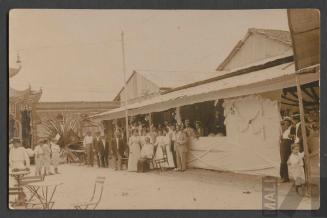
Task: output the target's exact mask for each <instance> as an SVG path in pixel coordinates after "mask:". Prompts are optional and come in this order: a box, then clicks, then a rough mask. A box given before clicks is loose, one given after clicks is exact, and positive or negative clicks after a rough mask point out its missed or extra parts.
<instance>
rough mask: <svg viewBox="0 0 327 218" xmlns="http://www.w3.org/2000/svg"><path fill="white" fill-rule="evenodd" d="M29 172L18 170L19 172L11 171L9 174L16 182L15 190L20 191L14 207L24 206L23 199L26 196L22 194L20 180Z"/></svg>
mask: <svg viewBox="0 0 327 218" xmlns="http://www.w3.org/2000/svg"><path fill="white" fill-rule="evenodd" d="M30 173H31V171H30V170H19V171H14V172H13V171H11V172H10V173H9V175H10V176H12V177H14V178H15V180H16V181H17V188H18V190H20V194H18V197H17V199H16V202H15V206H23V205H24V204H25V197H26V194H25V193H24V190H23V187H22V185H21V180H22V178H23V177H24V176H26V175H28V174H30Z"/></svg>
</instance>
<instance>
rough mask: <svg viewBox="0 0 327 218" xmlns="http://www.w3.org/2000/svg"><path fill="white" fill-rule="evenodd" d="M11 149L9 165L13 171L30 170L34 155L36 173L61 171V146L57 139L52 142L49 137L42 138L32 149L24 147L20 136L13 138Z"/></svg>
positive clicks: (43, 173)
mask: <svg viewBox="0 0 327 218" xmlns="http://www.w3.org/2000/svg"><path fill="white" fill-rule="evenodd" d="M9 149H10V151H9V166H10V168H11V169H12V171H20V170H30V158H31V157H34V161H35V175H39V176H41V175H42V176H43V175H53V174H54V173H57V174H58V173H59V170H58V165H59V162H60V147H59V145H57V144H56V140H55V139H51V140H50V142H49V140H48V139H40V140H39V141H38V143H37V145H36V146H35V147H34V150H32V149H26V148H24V147H23V146H22V143H21V140H20V139H19V138H13V139H12V141H11V145H10V147H9ZM51 168H53V172H52V169H51Z"/></svg>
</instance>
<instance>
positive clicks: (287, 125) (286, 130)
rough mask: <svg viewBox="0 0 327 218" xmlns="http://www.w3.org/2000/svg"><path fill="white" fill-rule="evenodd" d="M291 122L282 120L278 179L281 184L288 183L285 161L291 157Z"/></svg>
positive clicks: (288, 119) (286, 119) (287, 119)
mask: <svg viewBox="0 0 327 218" xmlns="http://www.w3.org/2000/svg"><path fill="white" fill-rule="evenodd" d="M292 124H293V122H292V119H291V118H290V117H285V118H284V120H283V128H282V129H283V133H282V137H281V141H280V160H281V162H280V177H281V182H289V176H288V166H287V160H288V158H289V156H290V155H291V145H292V143H293V142H294V140H293V138H294V136H293V132H294V129H293V126H292Z"/></svg>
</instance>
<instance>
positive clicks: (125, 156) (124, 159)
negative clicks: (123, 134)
mask: <svg viewBox="0 0 327 218" xmlns="http://www.w3.org/2000/svg"><path fill="white" fill-rule="evenodd" d="M128 156H129V149H128V148H127V149H126V151H125V152H124V156H123V157H122V158H121V159H120V161H121V165H122V166H123V165H125V166H126V169H128Z"/></svg>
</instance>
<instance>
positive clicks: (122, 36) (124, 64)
mask: <svg viewBox="0 0 327 218" xmlns="http://www.w3.org/2000/svg"><path fill="white" fill-rule="evenodd" d="M121 49H122V59H123V74H124V90H125V121H126V124H125V125H126V128H125V130H126V140H127V142H128V138H129V134H128V108H127V103H128V102H127V96H128V95H127V81H126V60H125V41H124V31H122V32H121Z"/></svg>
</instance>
